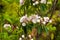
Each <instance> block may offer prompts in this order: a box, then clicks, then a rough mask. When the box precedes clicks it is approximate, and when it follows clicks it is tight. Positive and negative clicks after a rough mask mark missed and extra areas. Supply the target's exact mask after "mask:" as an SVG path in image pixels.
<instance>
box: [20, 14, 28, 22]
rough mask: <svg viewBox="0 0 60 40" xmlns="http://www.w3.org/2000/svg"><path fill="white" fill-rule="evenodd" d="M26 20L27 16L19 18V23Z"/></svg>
mask: <svg viewBox="0 0 60 40" xmlns="http://www.w3.org/2000/svg"><path fill="white" fill-rule="evenodd" d="M27 20H28V18H27V15H25V16H23V17H21V18H20V22H21V23H22V22H24V21H27Z"/></svg>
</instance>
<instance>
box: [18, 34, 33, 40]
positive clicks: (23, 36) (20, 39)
mask: <svg viewBox="0 0 60 40" xmlns="http://www.w3.org/2000/svg"><path fill="white" fill-rule="evenodd" d="M25 38H26V37H25V35H22V36H21V37H20V38H19V40H22V39H25ZM27 38H30V40H33V38H32V37H31V35H28V36H27Z"/></svg>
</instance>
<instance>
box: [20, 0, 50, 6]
mask: <svg viewBox="0 0 60 40" xmlns="http://www.w3.org/2000/svg"><path fill="white" fill-rule="evenodd" d="M32 1H33V5H34V6H35V5H37V4H39V3H43V4H46V3H47V4H51V2H47V1H46V0H40V1H38V0H32ZM20 5H24V0H20Z"/></svg>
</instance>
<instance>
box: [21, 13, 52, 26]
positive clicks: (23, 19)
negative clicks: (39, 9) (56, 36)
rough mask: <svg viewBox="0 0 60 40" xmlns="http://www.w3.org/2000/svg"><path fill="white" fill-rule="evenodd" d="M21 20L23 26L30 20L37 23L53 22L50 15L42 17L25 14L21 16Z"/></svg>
mask: <svg viewBox="0 0 60 40" xmlns="http://www.w3.org/2000/svg"><path fill="white" fill-rule="evenodd" d="M20 22H21V23H22V26H26V23H28V22H32V23H34V24H36V23H42V24H46V23H47V22H49V23H51V22H52V20H50V19H49V17H43V18H42V17H41V16H39V15H35V14H34V15H31V16H29V17H28V16H27V15H25V16H23V17H21V18H20Z"/></svg>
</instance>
